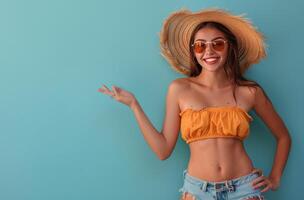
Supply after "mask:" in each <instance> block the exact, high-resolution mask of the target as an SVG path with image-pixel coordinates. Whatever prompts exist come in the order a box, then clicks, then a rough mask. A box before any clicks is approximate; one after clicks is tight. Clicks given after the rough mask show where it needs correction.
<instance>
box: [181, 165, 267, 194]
mask: <svg viewBox="0 0 304 200" xmlns="http://www.w3.org/2000/svg"><path fill="white" fill-rule="evenodd" d="M258 176H259V175H258V174H257V173H256V172H251V173H249V174H247V175H245V176H241V177H238V178H235V179H230V180H226V181H220V182H208V181H205V180H202V179H199V178H197V177H194V176H190V175H189V174H188V170H187V169H185V170H184V172H183V178H184V183H183V186H182V188H180V189H179V192H180V193H182V194H181V198H180V199H183V198H182V197H185V195H186V193H189V194H187V196H188V195H189V196H191V197H192V199H193V200H246V199H250V198H253V197H255V198H256V199H260V200H265V197H264V196H263V195H262V193H261V188H256V189H254V188H253V186H252V183H251V182H252V181H253V180H254V179H255V178H257V177H258ZM188 198H189V197H188Z"/></svg>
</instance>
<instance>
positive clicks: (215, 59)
mask: <svg viewBox="0 0 304 200" xmlns="http://www.w3.org/2000/svg"><path fill="white" fill-rule="evenodd" d="M203 60H204V62H205V63H207V64H210V65H211V64H215V63H217V62H218V61H219V60H220V57H209V58H204V59H203Z"/></svg>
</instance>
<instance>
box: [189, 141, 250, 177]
mask: <svg viewBox="0 0 304 200" xmlns="http://www.w3.org/2000/svg"><path fill="white" fill-rule="evenodd" d="M189 148H190V160H189V163H188V173H189V175H190V176H194V177H197V178H200V179H203V180H206V181H213V182H217V181H224V180H228V179H234V178H238V177H240V176H244V175H247V174H249V173H250V172H252V170H253V168H254V166H253V164H252V161H251V159H250V158H249V156H248V155H247V153H246V151H245V148H244V146H243V142H242V141H240V140H238V139H235V138H210V139H204V140H198V141H194V142H191V143H189Z"/></svg>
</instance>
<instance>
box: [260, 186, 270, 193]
mask: <svg viewBox="0 0 304 200" xmlns="http://www.w3.org/2000/svg"><path fill="white" fill-rule="evenodd" d="M269 189H270V187H269V186H267V187H265V188H264V189H262V190H261V192H267V191H268V190H269Z"/></svg>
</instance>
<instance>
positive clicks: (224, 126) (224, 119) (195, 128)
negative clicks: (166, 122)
mask: <svg viewBox="0 0 304 200" xmlns="http://www.w3.org/2000/svg"><path fill="white" fill-rule="evenodd" d="M179 115H180V116H181V124H180V128H181V136H182V139H183V140H185V141H186V143H187V144H189V143H190V142H193V141H196V140H201V139H206V138H218V137H230V138H237V139H239V140H244V139H245V138H246V137H247V136H248V135H249V123H250V122H251V121H253V118H252V117H251V116H250V115H249V114H248V112H246V111H245V110H244V109H243V108H241V107H238V106H218V107H205V108H202V109H199V110H193V109H192V108H187V109H185V110H184V111H182V112H180V113H179Z"/></svg>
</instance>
